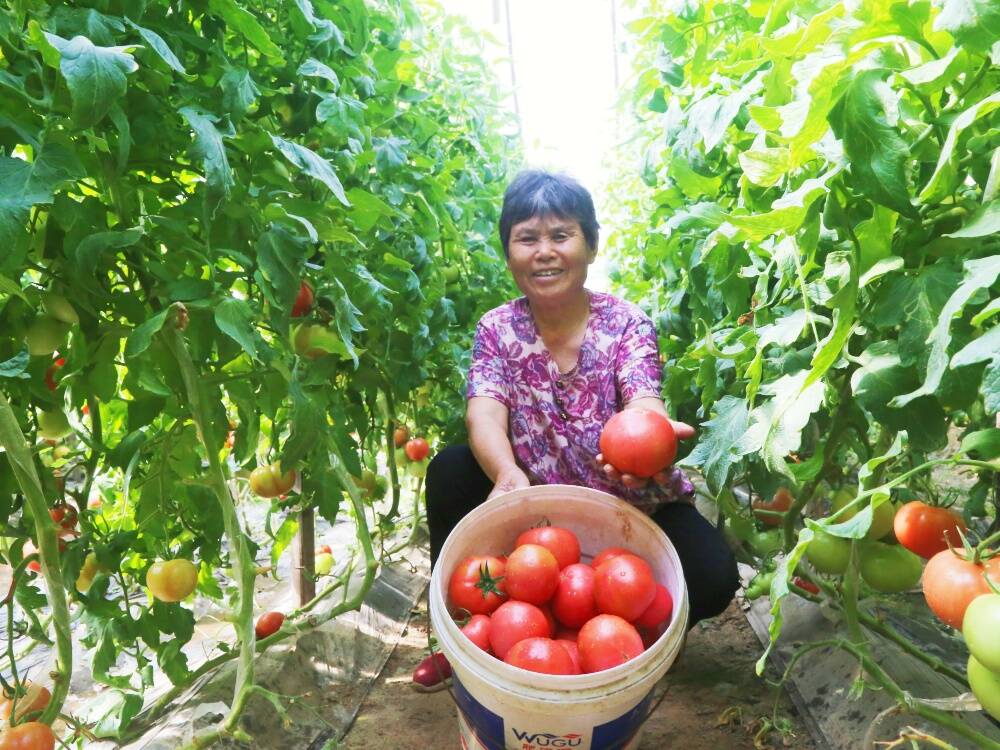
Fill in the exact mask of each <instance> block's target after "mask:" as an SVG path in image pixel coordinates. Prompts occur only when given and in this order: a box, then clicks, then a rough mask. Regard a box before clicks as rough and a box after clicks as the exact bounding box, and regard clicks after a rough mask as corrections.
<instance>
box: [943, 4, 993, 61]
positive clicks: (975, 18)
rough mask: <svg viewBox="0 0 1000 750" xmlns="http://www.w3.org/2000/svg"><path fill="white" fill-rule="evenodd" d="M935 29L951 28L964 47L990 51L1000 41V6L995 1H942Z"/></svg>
mask: <svg viewBox="0 0 1000 750" xmlns="http://www.w3.org/2000/svg"><path fill="white" fill-rule="evenodd" d="M938 1H939V2H940V3H941V14H940V15H939V16H938V17H937V18H936V19H934V30H935V31H947V32H949V33H950V34H951V35H952V36H953V37H955V41H956V42H958V43H959V44H961V45H962V46H963V47H967V48H968V49H972V50H975V51H977V52H989V50H990V48H991V47H992V46H993V45H994V44H995V43H996V42H998V41H1000V5H997V3H996V2H995V0H938Z"/></svg>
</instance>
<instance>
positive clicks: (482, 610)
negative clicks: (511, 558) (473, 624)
mask: <svg viewBox="0 0 1000 750" xmlns="http://www.w3.org/2000/svg"><path fill="white" fill-rule="evenodd" d="M506 571H507V566H506V564H505V563H504V562H503V561H502V560H500V559H499V558H496V557H490V556H486V555H473V556H472V557H467V558H465V559H464V560H462V562H460V563H459V564H458V565H456V566H455V570H454V571H453V572H452V574H451V579H450V580H449V581H448V598H449V599H451V603H452V605H454V606H455V607H460V608H462V609H465V610H468V611H469V612H471V613H472V614H474V615H488V614H489V613H490V612H492V611H493V610H495V609H496V608H497V607H499V606H500V605H501V604H503V601H504V599H506V598H507V595H506V594H505V593H504V589H503V588H501V587H500V579H502V578H503V577H504V575H505V573H506Z"/></svg>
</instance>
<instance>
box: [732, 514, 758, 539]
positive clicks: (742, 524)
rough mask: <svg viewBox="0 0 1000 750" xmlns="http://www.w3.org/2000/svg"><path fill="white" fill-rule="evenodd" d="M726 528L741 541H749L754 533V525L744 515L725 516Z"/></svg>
mask: <svg viewBox="0 0 1000 750" xmlns="http://www.w3.org/2000/svg"><path fill="white" fill-rule="evenodd" d="M726 528H728V529H729V531H730V532H731V533H732V535H733V536H734V537H736V538H737V539H739V540H741V541H749V539H750V537H751V536H753V534H754V531H755V529H754V525H753V521H751V520H750V519H749V518H747V517H746V516H740V515H733V516H729V517H728V518H726Z"/></svg>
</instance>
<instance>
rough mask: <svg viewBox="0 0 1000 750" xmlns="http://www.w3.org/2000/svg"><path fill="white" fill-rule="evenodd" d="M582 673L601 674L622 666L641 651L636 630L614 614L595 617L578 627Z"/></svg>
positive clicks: (640, 642) (578, 646)
mask: <svg viewBox="0 0 1000 750" xmlns="http://www.w3.org/2000/svg"><path fill="white" fill-rule="evenodd" d="M576 645H577V648H578V649H580V666H582V667H583V671H584V672H600V671H601V670H603V669H611V668H612V667H617V666H618V665H619V664H624V663H625V662H627V661H628V660H629V659H634V658H635V657H637V656H638V655H639V654H641V653H642V651H643V646H642V636H640V635H639V631H638V630H636V629H635V627H634V626H633V625H632V624H631V623H629V622H626V621H625V620H623V619H622V618H621V617H616V616H615V615H598V616H597V617H595V618H594V619H592V620H590V621H589V622H588V623H587V624H586V625H584V626H583V627H582V628H580V635H579V637H578V638H577V639H576Z"/></svg>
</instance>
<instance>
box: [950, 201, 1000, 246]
mask: <svg viewBox="0 0 1000 750" xmlns="http://www.w3.org/2000/svg"><path fill="white" fill-rule="evenodd" d="M997 232H1000V199H997V200H993V201H990V202H989V203H987V204H986V205H985V206H980V207H979V208H978V209H977V210H976V212H975V213H974V214H972V216H970V217H969V220H968V221H967V222H965V224H963V225H962V228H961V229H958V230H956V231H954V232H950V233H948V234H946V235H944V236H945V237H986V236H987V235H990V234H996V233H997Z"/></svg>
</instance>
